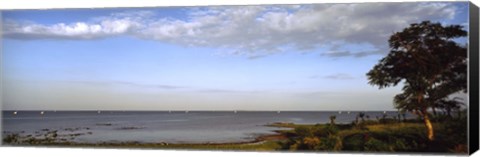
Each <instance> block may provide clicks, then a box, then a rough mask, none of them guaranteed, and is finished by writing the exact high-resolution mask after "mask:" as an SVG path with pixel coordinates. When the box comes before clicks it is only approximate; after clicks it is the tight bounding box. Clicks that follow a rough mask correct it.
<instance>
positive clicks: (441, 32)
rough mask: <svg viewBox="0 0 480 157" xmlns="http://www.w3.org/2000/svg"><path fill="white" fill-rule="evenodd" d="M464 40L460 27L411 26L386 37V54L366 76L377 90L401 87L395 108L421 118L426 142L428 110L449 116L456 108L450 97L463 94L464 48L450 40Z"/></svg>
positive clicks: (425, 23) (430, 129)
mask: <svg viewBox="0 0 480 157" xmlns="http://www.w3.org/2000/svg"><path fill="white" fill-rule="evenodd" d="M465 36H467V32H466V31H465V30H463V27H462V26H460V25H450V26H442V25H441V24H440V23H432V22H430V21H423V22H421V23H414V24H411V25H410V26H409V27H407V28H405V29H404V30H403V31H401V32H396V33H394V34H393V35H392V36H390V39H389V40H388V42H389V46H390V52H389V54H388V55H387V56H385V57H384V58H383V59H381V60H380V61H379V63H378V64H377V65H375V66H374V67H373V68H372V70H370V71H369V72H368V73H367V77H368V80H369V83H370V84H371V85H374V86H378V87H379V88H380V89H382V88H386V87H390V86H397V85H403V88H402V91H403V92H402V93H400V94H398V95H396V96H395V97H394V102H395V107H396V108H398V109H400V110H402V111H409V112H414V113H415V114H417V115H419V116H421V117H422V119H423V121H424V124H425V127H426V130H427V135H428V140H430V141H433V140H434V139H435V134H434V129H433V125H432V122H431V115H430V113H429V110H431V111H432V112H433V114H434V115H436V114H437V113H436V110H437V109H443V110H444V111H446V113H448V115H450V112H451V111H452V110H453V109H458V108H459V105H460V102H459V101H457V100H456V99H451V98H450V96H451V95H452V94H455V93H458V92H461V91H463V92H466V90H467V48H466V46H461V45H459V44H457V43H456V42H455V40H454V39H456V38H461V37H465ZM374 143H375V141H374Z"/></svg>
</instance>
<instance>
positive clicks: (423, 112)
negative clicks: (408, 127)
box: [417, 92, 435, 141]
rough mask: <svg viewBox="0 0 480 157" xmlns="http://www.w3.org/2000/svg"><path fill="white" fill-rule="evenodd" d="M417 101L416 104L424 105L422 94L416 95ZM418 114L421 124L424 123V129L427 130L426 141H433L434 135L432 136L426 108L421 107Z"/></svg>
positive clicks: (431, 127)
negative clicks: (420, 116)
mask: <svg viewBox="0 0 480 157" xmlns="http://www.w3.org/2000/svg"><path fill="white" fill-rule="evenodd" d="M419 93H420V92H419ZM417 101H418V104H420V105H425V104H423V94H422V93H420V94H418V95H417ZM420 112H421V114H422V116H423V122H424V123H425V127H426V128H427V137H428V140H429V141H433V140H434V139H435V138H434V134H433V126H432V122H431V121H430V117H429V116H428V112H427V107H422V108H421V110H420Z"/></svg>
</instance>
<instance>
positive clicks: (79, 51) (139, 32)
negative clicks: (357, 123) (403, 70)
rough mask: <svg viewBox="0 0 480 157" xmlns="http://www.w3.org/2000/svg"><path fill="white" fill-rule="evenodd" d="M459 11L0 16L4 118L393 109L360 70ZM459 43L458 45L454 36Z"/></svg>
mask: <svg viewBox="0 0 480 157" xmlns="http://www.w3.org/2000/svg"><path fill="white" fill-rule="evenodd" d="M467 13H468V3H466V2H422V3H349V4H309V5H253V6H212V7H207V6H203V7H199V6H197V7H157V8H113V9H105V8H104V9H100V8H97V9H55V10H8V11H2V24H1V26H2V41H1V42H2V59H3V60H2V72H3V73H2V74H3V76H2V86H3V87H2V90H3V91H2V93H3V95H2V98H3V99H2V104H3V109H4V110H275V111H276V110H309V111H311V110H316V111H322V110H361V111H370V110H395V109H394V106H393V96H394V95H396V94H398V93H400V92H401V87H391V88H386V89H382V90H379V89H378V87H375V86H371V85H369V84H368V80H367V77H366V75H365V74H366V73H367V72H368V71H369V70H370V69H371V68H372V67H373V66H374V65H375V64H376V63H377V62H378V60H380V59H381V58H383V57H384V56H385V55H386V54H387V53H388V50H389V49H388V42H387V41H388V37H389V36H390V35H391V34H393V33H394V32H398V31H401V30H402V29H403V28H405V27H407V26H408V25H409V24H411V23H418V22H421V21H424V20H431V21H434V22H441V23H442V24H444V25H449V24H458V25H462V26H465V29H468V24H467V23H468V22H467V19H468V16H467ZM458 41H459V42H466V39H465V38H464V39H458Z"/></svg>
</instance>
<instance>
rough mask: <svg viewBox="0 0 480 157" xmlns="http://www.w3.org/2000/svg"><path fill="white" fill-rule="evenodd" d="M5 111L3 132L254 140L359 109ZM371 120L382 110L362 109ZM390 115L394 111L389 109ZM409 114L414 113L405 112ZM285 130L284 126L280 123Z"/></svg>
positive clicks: (93, 139) (349, 117) (88, 138)
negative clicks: (287, 125)
mask: <svg viewBox="0 0 480 157" xmlns="http://www.w3.org/2000/svg"><path fill="white" fill-rule="evenodd" d="M13 112H14V111H3V114H2V122H3V123H2V132H3V133H21V134H24V135H28V134H35V133H36V132H37V133H38V132H39V131H41V130H42V129H49V130H58V132H59V134H67V133H79V134H81V136H76V137H75V138H71V139H69V141H74V142H82V143H98V142H145V143H152V142H168V143H207V142H210V143H220V142H244V141H251V140H254V139H255V137H256V136H258V135H260V134H273V132H272V131H273V130H279V129H281V128H275V127H267V126H265V125H266V124H270V123H274V122H291V123H297V124H316V123H328V122H329V117H330V116H331V115H336V117H337V118H336V122H337V123H351V122H352V121H354V120H355V116H356V115H357V113H358V112H350V113H348V112H345V111H344V112H342V113H341V114H340V113H338V112H293V111H292V112H286V111H283V112H280V113H277V112H246V111H244V112H242V111H239V112H237V113H234V112H210V111H190V112H188V113H185V112H180V111H177V112H168V111H167V112H147V111H145V112H140V111H126V112H122V111H102V112H101V113H98V112H97V111H56V112H54V111H45V112H44V114H43V115H42V114H40V111H18V112H17V114H13ZM366 114H367V115H369V117H370V119H375V118H376V117H377V116H378V117H382V115H383V112H366ZM386 114H387V115H388V116H389V117H392V116H397V112H393V111H392V112H387V113H386ZM407 118H413V115H407ZM282 129H284V128H282Z"/></svg>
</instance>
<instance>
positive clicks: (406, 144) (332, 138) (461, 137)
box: [3, 111, 467, 153]
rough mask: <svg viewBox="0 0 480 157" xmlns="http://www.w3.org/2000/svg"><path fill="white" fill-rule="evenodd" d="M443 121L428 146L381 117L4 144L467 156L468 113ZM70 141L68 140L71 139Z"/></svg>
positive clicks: (405, 126)
mask: <svg viewBox="0 0 480 157" xmlns="http://www.w3.org/2000/svg"><path fill="white" fill-rule="evenodd" d="M456 115H457V116H454V117H452V118H448V119H445V118H444V117H442V116H432V121H434V126H435V127H434V130H435V131H436V133H437V135H436V136H437V137H438V139H437V140H435V141H430V140H428V136H427V134H426V133H425V132H424V131H423V130H424V129H425V125H423V121H422V120H421V119H404V120H401V119H400V118H386V116H384V117H382V118H381V119H378V120H368V119H367V120H362V121H360V122H358V123H356V122H355V121H353V122H352V123H351V124H335V123H328V124H315V125H313V124H301V125H297V124H293V123H273V124H268V125H267V126H272V127H284V128H290V129H289V130H278V131H276V132H277V133H278V134H274V135H264V136H259V137H258V138H257V139H255V140H254V141H250V142H241V143H199V144H171V143H164V142H160V143H140V142H120V143H95V144H89V143H76V142H72V140H71V139H73V138H75V137H76V136H81V135H79V134H78V133H74V132H72V134H58V133H57V131H56V130H48V129H44V130H43V132H41V133H39V134H36V135H23V134H19V133H10V134H4V137H3V142H4V144H9V145H22V146H28V145H35V146H38V145H43V146H68V147H104V148H147V149H149V148H151V149H153V148H155V149H195V150H247V151H359V152H443V153H466V152H467V118H466V111H462V112H460V113H459V114H456ZM67 137H68V139H67Z"/></svg>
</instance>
